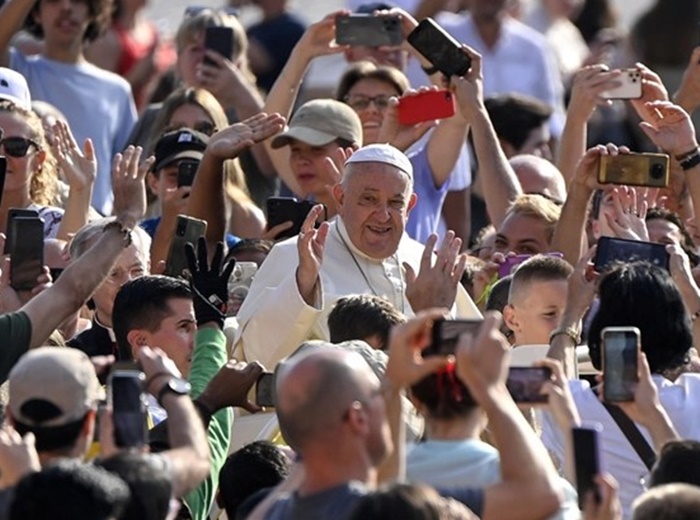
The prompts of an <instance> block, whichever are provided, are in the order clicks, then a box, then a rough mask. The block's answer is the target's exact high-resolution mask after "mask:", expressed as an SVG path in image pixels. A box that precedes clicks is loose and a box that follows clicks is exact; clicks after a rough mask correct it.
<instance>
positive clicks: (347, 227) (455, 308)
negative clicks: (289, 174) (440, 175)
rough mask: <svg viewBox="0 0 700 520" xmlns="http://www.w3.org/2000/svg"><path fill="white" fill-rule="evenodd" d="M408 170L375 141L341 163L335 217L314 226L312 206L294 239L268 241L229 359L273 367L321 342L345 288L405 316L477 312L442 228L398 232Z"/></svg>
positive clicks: (408, 200) (409, 183)
mask: <svg viewBox="0 0 700 520" xmlns="http://www.w3.org/2000/svg"><path fill="white" fill-rule="evenodd" d="M412 174H413V172H412V167H411V163H410V161H409V160H408V158H407V157H406V156H405V155H404V154H403V153H401V152H400V151H399V150H397V149H396V148H394V147H392V146H390V145H386V144H374V145H370V146H366V147H364V148H361V149H360V150H358V151H357V152H355V153H354V154H353V155H352V156H351V157H350V158H349V159H348V160H347V162H346V163H345V171H344V174H343V179H342V181H341V183H340V184H337V185H336V186H335V187H334V188H333V197H334V199H335V202H336V204H337V207H338V218H336V219H334V220H333V221H332V222H326V223H323V224H322V225H321V226H320V227H319V228H318V229H314V222H315V221H316V218H317V217H318V216H319V215H320V214H321V212H322V208H321V207H320V206H316V207H315V208H314V209H313V210H312V211H311V213H310V214H309V217H308V218H307V219H306V222H305V223H304V225H303V227H302V230H301V233H300V234H299V236H298V237H295V238H291V239H289V240H287V241H285V242H281V243H279V244H277V245H276V246H275V247H273V248H272V251H271V252H270V254H269V256H268V257H267V259H266V260H265V262H264V263H263V265H262V266H261V268H260V270H259V271H258V273H257V275H256V276H255V279H254V281H253V284H252V286H251V288H250V292H249V294H248V297H247V298H246V300H245V302H244V304H243V306H242V307H241V310H240V312H239V314H238V320H239V324H240V326H239V329H238V331H237V333H236V338H235V345H234V349H235V351H234V356H235V357H245V358H246V359H248V360H257V361H260V362H261V363H262V364H263V365H265V366H266V367H267V368H268V369H272V368H273V367H274V366H275V365H276V364H277V363H278V362H279V361H281V360H282V359H284V358H285V357H286V356H288V355H289V354H290V353H291V352H292V351H294V350H295V349H296V348H297V347H298V346H299V344H300V343H302V342H303V341H305V340H307V339H323V340H328V339H329V333H328V327H327V324H326V320H327V316H328V314H329V313H330V311H331V309H332V308H333V305H334V303H335V301H336V300H337V299H338V298H340V297H343V296H347V295H350V294H362V293H364V294H375V295H377V296H382V297H384V298H386V299H388V300H389V301H390V302H391V303H392V304H393V305H394V306H395V307H396V308H397V309H398V310H399V311H400V312H402V313H404V314H406V315H409V316H410V315H413V314H414V313H416V312H418V311H420V310H422V309H425V308H428V307H435V306H439V307H446V308H451V309H452V313H453V314H454V315H456V316H459V317H464V318H476V317H479V311H478V310H477V309H476V306H475V305H474V303H473V302H472V301H471V299H470V298H469V296H468V295H467V293H466V292H465V291H464V289H463V288H462V287H461V285H460V284H459V279H460V277H461V275H462V272H463V271H464V262H465V260H466V258H465V257H464V256H463V255H460V254H459V250H460V247H461V240H459V239H455V238H454V234H453V233H451V232H450V233H448V235H447V237H446V238H445V240H444V242H443V244H442V246H441V247H440V248H439V250H438V252H437V258H436V261H435V265H432V264H433V262H432V260H433V258H432V257H433V249H434V246H435V242H436V237H435V236H432V237H431V238H430V239H429V240H428V242H427V244H426V245H425V246H423V245H422V244H420V243H419V242H416V241H415V240H412V239H411V238H409V237H408V236H407V235H406V234H405V232H404V230H405V225H406V221H407V219H408V213H409V211H410V210H411V208H413V206H414V205H415V203H416V196H415V194H414V193H413V178H412Z"/></svg>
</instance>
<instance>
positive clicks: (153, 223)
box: [139, 217, 241, 249]
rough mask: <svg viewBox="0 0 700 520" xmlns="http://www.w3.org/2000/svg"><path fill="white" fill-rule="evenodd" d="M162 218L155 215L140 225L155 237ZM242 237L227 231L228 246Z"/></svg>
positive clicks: (231, 245)
mask: <svg viewBox="0 0 700 520" xmlns="http://www.w3.org/2000/svg"><path fill="white" fill-rule="evenodd" d="M160 219H161V217H154V218H149V219H146V220H144V221H143V222H141V224H139V226H141V227H142V228H143V230H144V231H145V232H146V233H148V235H149V236H150V237H151V238H153V237H155V235H156V229H158V225H159V224H160ZM240 241H241V239H240V238H239V237H237V236H235V235H232V234H231V233H226V247H228V248H229V249H231V248H232V247H233V246H235V245H236V244H238V242H240Z"/></svg>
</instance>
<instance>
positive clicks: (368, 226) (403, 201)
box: [333, 162, 416, 260]
mask: <svg viewBox="0 0 700 520" xmlns="http://www.w3.org/2000/svg"><path fill="white" fill-rule="evenodd" d="M345 175H346V176H347V178H346V180H345V181H344V182H343V183H342V184H339V185H337V186H336V187H335V189H334V192H333V194H334V196H335V198H336V201H337V203H338V208H339V209H338V213H339V214H340V216H341V218H342V219H343V223H344V224H345V227H346V228H347V231H348V236H349V237H350V240H352V243H353V244H354V245H355V247H357V248H358V249H359V250H360V251H362V252H363V253H365V254H366V255H367V256H370V257H371V258H376V259H381V260H383V259H385V258H388V257H390V256H391V255H393V254H394V253H396V250H397V249H398V247H399V241H400V240H401V236H402V235H403V232H404V229H405V228H406V221H407V220H408V213H409V211H410V210H411V209H412V208H413V206H414V205H415V203H416V195H415V194H414V193H412V191H411V182H410V181H409V179H408V177H407V175H406V174H405V173H403V172H402V171H400V170H399V169H398V168H396V167H394V166H390V165H388V164H382V163H371V162H368V163H356V164H351V165H349V166H348V169H347V170H346V173H345Z"/></svg>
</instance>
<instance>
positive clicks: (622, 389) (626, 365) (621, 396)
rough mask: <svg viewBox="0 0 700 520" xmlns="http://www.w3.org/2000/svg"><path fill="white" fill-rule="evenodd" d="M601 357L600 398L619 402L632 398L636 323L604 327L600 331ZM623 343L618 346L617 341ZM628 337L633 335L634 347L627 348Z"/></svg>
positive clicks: (636, 350)
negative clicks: (632, 325)
mask: <svg viewBox="0 0 700 520" xmlns="http://www.w3.org/2000/svg"><path fill="white" fill-rule="evenodd" d="M600 335H601V353H602V359H603V400H604V401H605V402H608V403H619V402H625V401H633V400H634V390H635V386H636V384H637V383H638V382H639V376H638V373H637V357H638V355H639V348H640V345H639V342H640V336H641V333H640V331H639V329H638V328H636V327H606V328H604V329H603V330H602V331H601V334H600ZM619 338H622V341H624V342H625V344H624V345H623V346H622V347H620V345H619V343H617V341H619V340H620V339H619ZM628 338H633V339H632V341H634V348H628V343H627V341H628Z"/></svg>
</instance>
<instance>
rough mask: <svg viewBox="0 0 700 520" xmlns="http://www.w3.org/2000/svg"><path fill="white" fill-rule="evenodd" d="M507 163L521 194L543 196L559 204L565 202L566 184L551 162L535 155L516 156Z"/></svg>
mask: <svg viewBox="0 0 700 520" xmlns="http://www.w3.org/2000/svg"><path fill="white" fill-rule="evenodd" d="M509 162H510V165H511V166H512V167H513V170H514V171H515V175H516V176H517V177H518V180H519V181H520V185H521V186H522V188H523V192H525V193H537V194H539V195H544V196H545V197H547V198H548V199H550V200H554V201H557V202H560V203H563V202H564V201H565V200H566V182H564V177H563V175H562V174H561V172H560V171H559V170H558V169H557V167H556V166H554V165H553V164H552V163H551V162H549V161H547V160H546V159H542V158H541V157H537V156H535V155H516V156H515V157H512V158H511V159H510V161H509Z"/></svg>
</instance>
